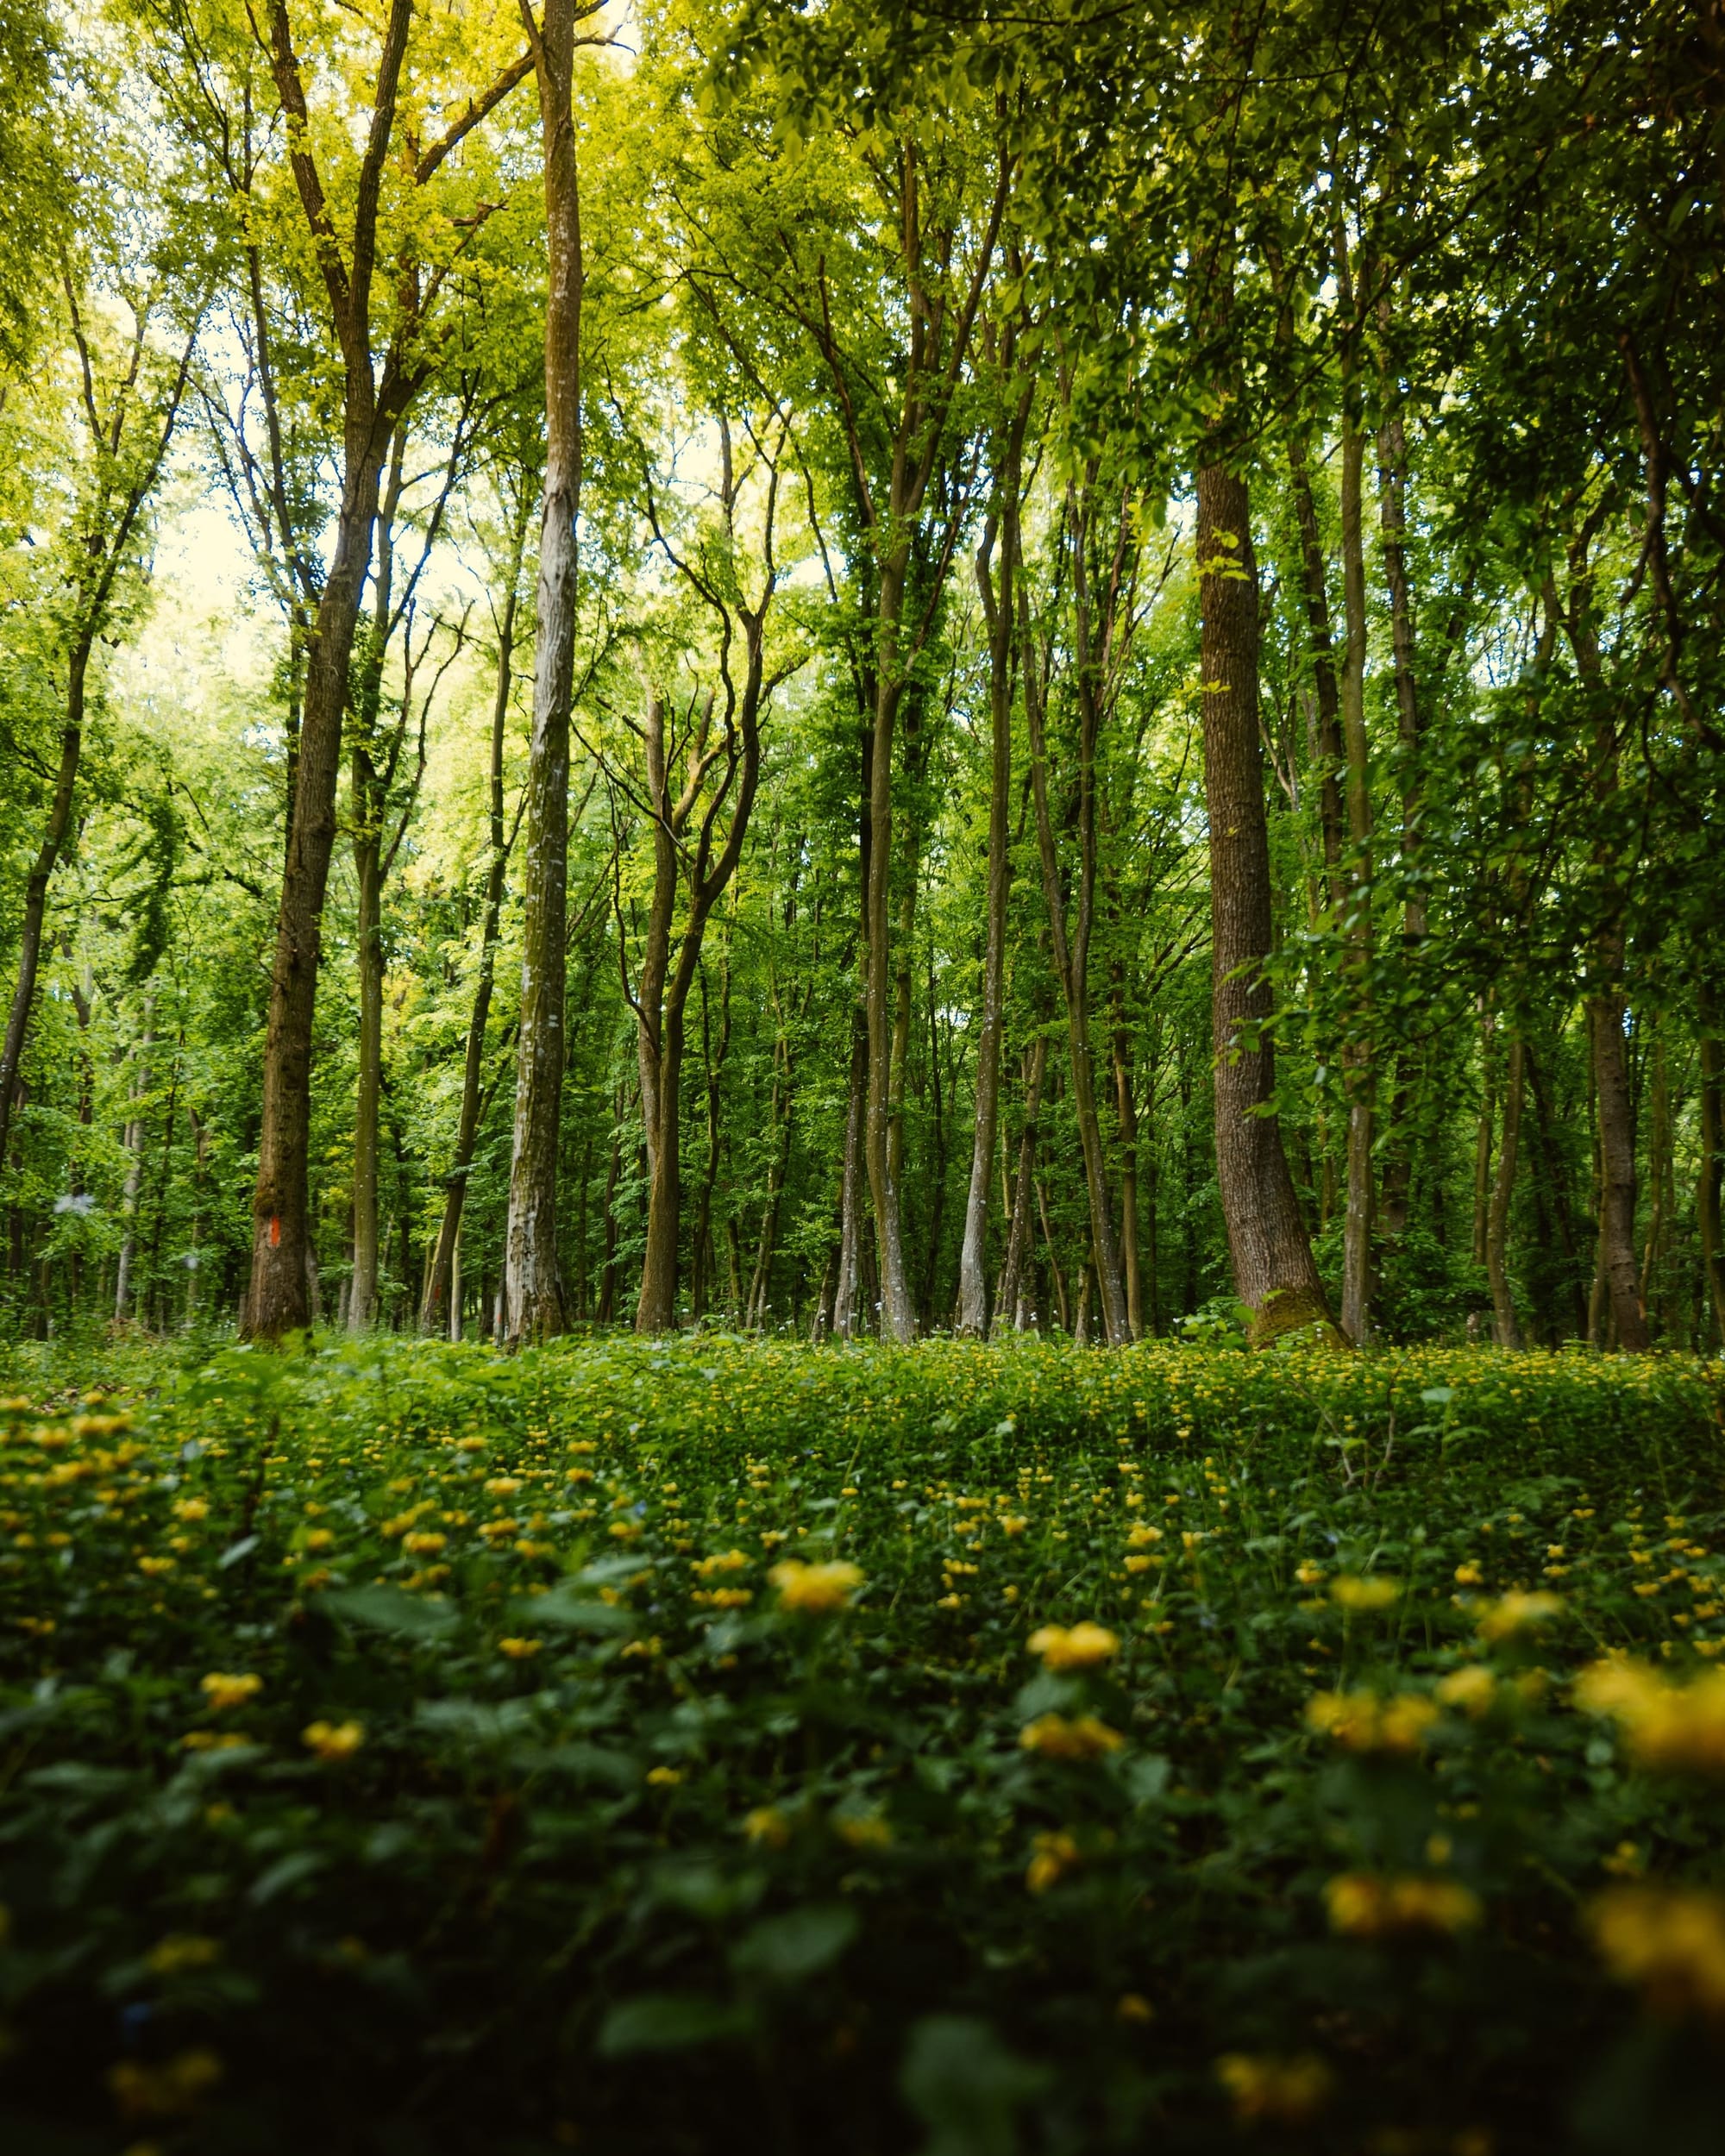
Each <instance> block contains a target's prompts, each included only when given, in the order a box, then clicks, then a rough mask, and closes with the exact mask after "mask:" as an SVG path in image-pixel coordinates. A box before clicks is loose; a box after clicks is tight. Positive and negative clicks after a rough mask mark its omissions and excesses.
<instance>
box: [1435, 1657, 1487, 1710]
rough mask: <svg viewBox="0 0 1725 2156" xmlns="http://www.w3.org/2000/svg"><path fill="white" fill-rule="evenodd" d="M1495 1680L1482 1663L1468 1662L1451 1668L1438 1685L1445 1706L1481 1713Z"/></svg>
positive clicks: (1439, 1694) (1439, 1695) (1484, 1708)
mask: <svg viewBox="0 0 1725 2156" xmlns="http://www.w3.org/2000/svg"><path fill="white" fill-rule="evenodd" d="M1496 1689H1497V1680H1496V1677H1493V1675H1492V1674H1491V1672H1490V1670H1488V1669H1486V1668H1485V1667H1484V1664H1481V1663H1477V1662H1470V1663H1467V1664H1465V1665H1464V1666H1463V1667H1462V1668H1461V1669H1459V1670H1451V1671H1450V1673H1449V1675H1448V1676H1447V1677H1445V1678H1443V1679H1442V1680H1441V1682H1440V1683H1439V1686H1438V1697H1439V1698H1440V1700H1441V1701H1442V1702H1443V1703H1444V1705H1445V1706H1446V1707H1458V1708H1460V1709H1461V1710H1462V1712H1463V1714H1484V1712H1485V1710H1486V1709H1487V1708H1489V1707H1490V1704H1491V1701H1492V1695H1494V1693H1495V1692H1496Z"/></svg>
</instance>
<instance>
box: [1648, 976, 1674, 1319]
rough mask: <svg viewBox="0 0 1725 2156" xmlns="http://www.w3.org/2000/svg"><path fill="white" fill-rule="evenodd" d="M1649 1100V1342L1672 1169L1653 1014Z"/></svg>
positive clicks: (1668, 1104)
mask: <svg viewBox="0 0 1725 2156" xmlns="http://www.w3.org/2000/svg"><path fill="white" fill-rule="evenodd" d="M1652 1090H1653V1099H1652V1102H1651V1112H1650V1113H1649V1115H1648V1118H1647V1188H1648V1190H1649V1193H1650V1194H1651V1199H1652V1202H1651V1204H1650V1205H1649V1206H1648V1209H1647V1244H1646V1248H1645V1250H1644V1252H1643V1255H1642V1258H1641V1278H1640V1309H1641V1323H1642V1325H1643V1326H1644V1327H1645V1328H1646V1329H1647V1332H1648V1335H1649V1338H1650V1339H1651V1337H1652V1329H1653V1328H1652V1319H1653V1282H1654V1275H1655V1273H1656V1271H1657V1269H1658V1266H1659V1260H1660V1258H1661V1257H1662V1256H1663V1255H1664V1249H1665V1221H1666V1219H1667V1217H1668V1203H1667V1201H1668V1198H1669V1194H1670V1193H1669V1188H1668V1186H1669V1184H1670V1181H1671V1169H1672V1100H1671V1072H1670V1069H1668V1067H1667V1064H1666V1060H1665V1028H1664V1026H1663V1025H1661V1023H1660V1021H1659V1017H1658V1015H1657V1014H1655V1016H1654V1018H1653V1089H1652Z"/></svg>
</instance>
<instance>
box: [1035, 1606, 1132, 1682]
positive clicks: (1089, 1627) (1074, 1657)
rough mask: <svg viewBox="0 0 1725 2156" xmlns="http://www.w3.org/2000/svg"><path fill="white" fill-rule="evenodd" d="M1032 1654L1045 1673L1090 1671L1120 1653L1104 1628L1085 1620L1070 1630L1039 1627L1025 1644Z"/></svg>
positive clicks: (1113, 1637)
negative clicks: (1037, 1656)
mask: <svg viewBox="0 0 1725 2156" xmlns="http://www.w3.org/2000/svg"><path fill="white" fill-rule="evenodd" d="M1028 1645H1029V1647H1030V1651H1031V1652H1032V1654H1039V1655H1040V1656H1041V1657H1042V1663H1043V1667H1044V1669H1047V1670H1093V1669H1095V1667H1096V1666H1097V1665H1098V1664H1101V1663H1103V1662H1107V1661H1108V1660H1109V1659H1110V1658H1112V1657H1113V1655H1115V1654H1118V1653H1119V1651H1120V1639H1119V1637H1118V1635H1117V1634H1115V1633H1112V1632H1110V1631H1109V1630H1108V1628H1107V1626H1106V1625H1097V1624H1092V1623H1091V1621H1090V1620H1089V1619H1088V1617H1087V1618H1086V1619H1085V1620H1083V1622H1082V1624H1076V1625H1074V1626H1072V1627H1071V1629H1070V1630H1068V1629H1067V1627H1066V1626H1064V1625H1042V1626H1038V1629H1037V1630H1036V1631H1035V1632H1033V1633H1032V1634H1031V1636H1030V1639H1029V1642H1028Z"/></svg>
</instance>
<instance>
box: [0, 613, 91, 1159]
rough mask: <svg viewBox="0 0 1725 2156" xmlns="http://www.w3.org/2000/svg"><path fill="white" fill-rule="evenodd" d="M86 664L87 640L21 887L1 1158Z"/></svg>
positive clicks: (69, 781) (69, 786)
mask: <svg viewBox="0 0 1725 2156" xmlns="http://www.w3.org/2000/svg"><path fill="white" fill-rule="evenodd" d="M89 665H90V644H89V642H88V641H85V642H82V643H81V644H78V645H75V646H74V647H73V649H72V652H71V653H70V655H68V658H67V661H66V724H65V726H64V727H63V728H62V729H61V730H60V769H59V771H58V773H57V774H55V778H54V790H53V800H52V801H51V802H50V804H49V806H48V820H47V829H46V830H44V831H43V833H42V843H41V845H40V846H39V847H38V848H37V849H36V857H35V859H34V862H31V864H30V873H29V877H28V881H26V883H25V885H24V918H23V925H22V928H21V930H20V931H19V936H18V979H17V983H16V987H14V988H13V991H12V1007H11V1010H10V1011H9V1013H8V1015H7V1019H6V1037H5V1041H4V1043H3V1044H0V1159H3V1158H4V1156H5V1151H6V1142H7V1139H8V1138H9V1135H10V1131H11V1122H12V1097H13V1094H14V1093H15V1092H16V1089H17V1085H18V1070H19V1066H20V1065H21V1064H22V1062H23V1056H24V1040H25V1037H26V1035H27V1034H28V1031H29V1026H30V1013H31V1012H32V1010H33V1009H34V1006H35V1000H36V975H37V974H38V973H39V972H40V970H41V962H42V923H43V920H44V918H46V916H47V903H48V883H49V881H50V880H51V878H52V877H53V872H54V868H55V866H56V864H57V863H58V862H59V860H60V848H61V847H62V846H63V845H64V844H65V843H66V832H67V830H69V829H70V827H71V824H72V791H73V789H74V787H76V786H77V783H78V761H79V758H80V756H81V755H82V753H83V749H84V684H85V674H86V672H87V671H88V668H89Z"/></svg>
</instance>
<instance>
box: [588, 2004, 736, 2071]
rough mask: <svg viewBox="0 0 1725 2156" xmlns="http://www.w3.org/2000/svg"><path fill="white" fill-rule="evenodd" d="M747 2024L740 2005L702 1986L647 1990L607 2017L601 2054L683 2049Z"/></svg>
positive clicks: (601, 2034)
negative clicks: (699, 1988)
mask: <svg viewBox="0 0 1725 2156" xmlns="http://www.w3.org/2000/svg"><path fill="white" fill-rule="evenodd" d="M748 2026H749V2017H748V2016H747V2015H745V2014H744V2013H743V2010H742V2009H741V2008H739V2007H734V2006H727V2005H725V2004H724V2002H723V2001H722V2000H719V1999H714V1998H709V1997H708V1996H706V1994H704V1993H702V1992H699V1991H648V1992H643V1994H642V1995H641V1996H640V1997H639V1998H637V1999H624V2001H623V2002H622V2003H621V2004H620V2005H618V2006H614V2007H612V2009H611V2011H610V2013H609V2014H607V2015H605V2021H604V2023H603V2025H602V2026H601V2028H600V2029H599V2057H600V2058H601V2059H626V2058H628V2057H629V2056H630V2053H635V2052H651V2051H682V2050H685V2049H687V2047H688V2046H690V2045H693V2044H711V2043H713V2042H716V2041H717V2040H718V2039H720V2038H721V2037H726V2036H740V2035H741V2034H743V2031H744V2030H745V2029H746V2028H748Z"/></svg>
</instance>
